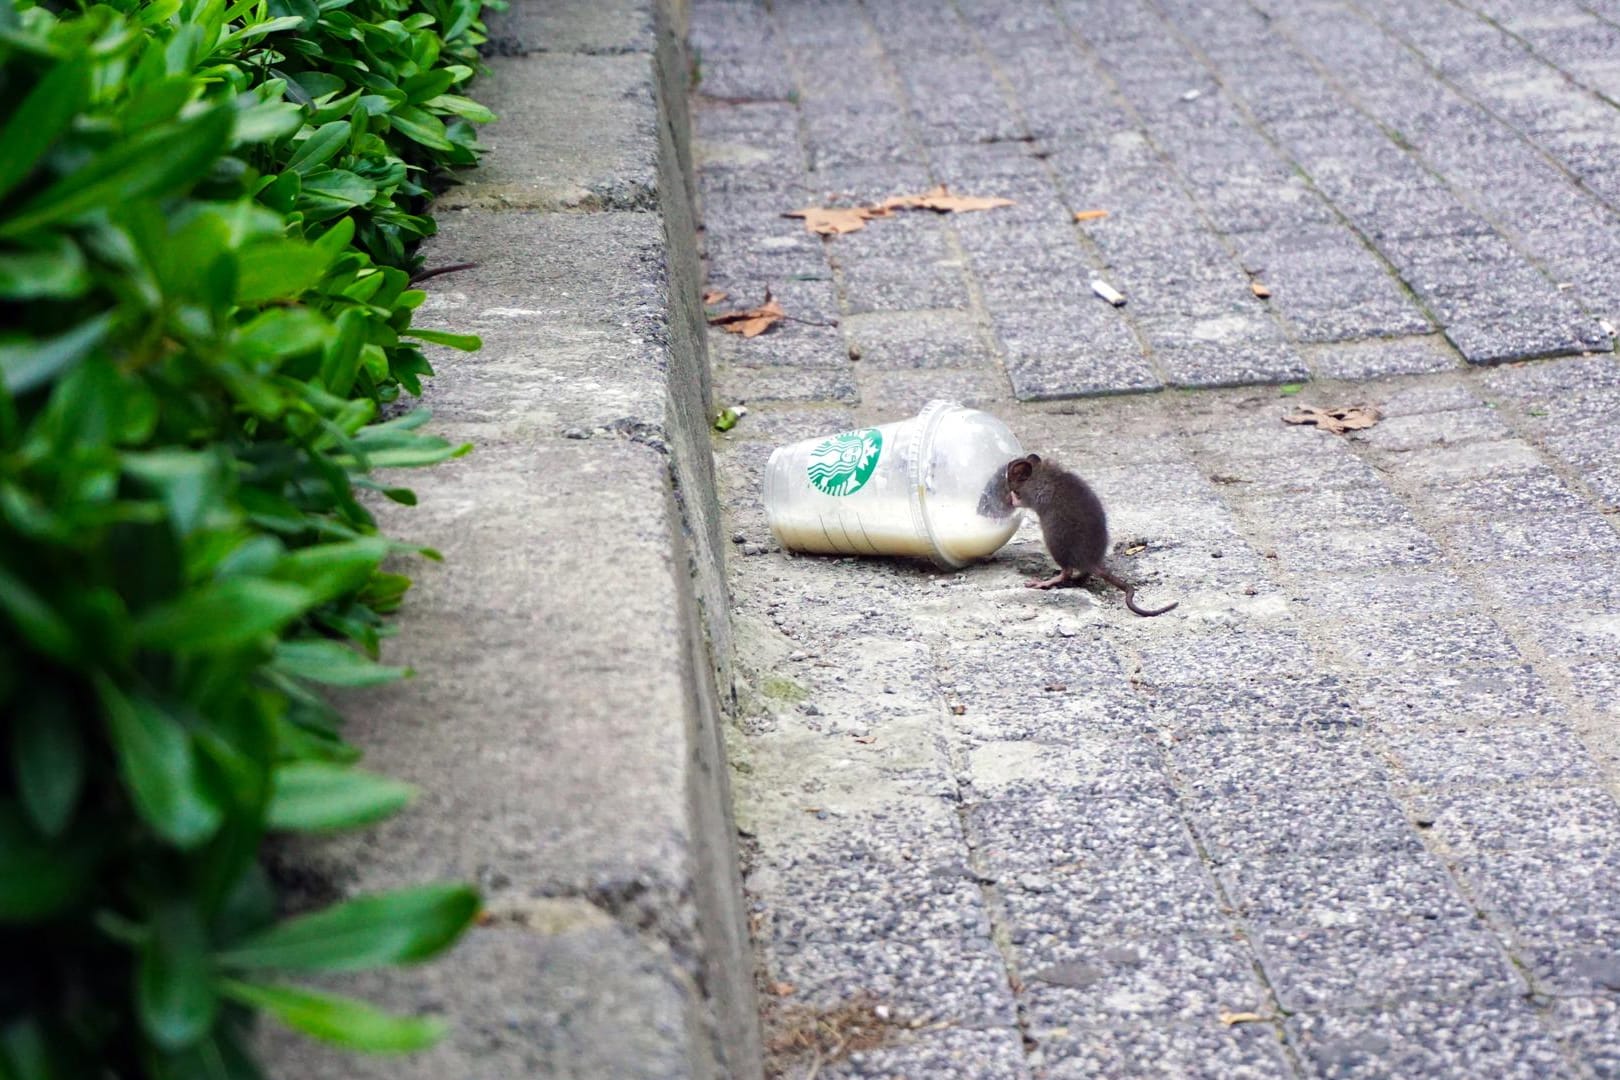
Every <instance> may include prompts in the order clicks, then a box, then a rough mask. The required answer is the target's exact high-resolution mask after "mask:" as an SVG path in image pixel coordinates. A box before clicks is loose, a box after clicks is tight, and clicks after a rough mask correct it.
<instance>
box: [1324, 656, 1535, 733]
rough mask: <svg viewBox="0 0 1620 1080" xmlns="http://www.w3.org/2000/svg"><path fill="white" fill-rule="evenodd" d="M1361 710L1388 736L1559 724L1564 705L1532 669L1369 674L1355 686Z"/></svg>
mask: <svg viewBox="0 0 1620 1080" xmlns="http://www.w3.org/2000/svg"><path fill="white" fill-rule="evenodd" d="M1352 685H1353V686H1355V687H1356V688H1357V691H1358V692H1357V694H1356V699H1355V700H1356V711H1357V712H1359V713H1361V714H1362V715H1364V716H1365V717H1366V718H1367V719H1368V720H1369V721H1371V722H1372V723H1374V724H1375V725H1376V726H1378V727H1379V728H1380V729H1381V730H1384V731H1391V732H1393V731H1410V730H1412V729H1413V728H1414V727H1422V726H1426V725H1443V724H1451V723H1479V722H1493V721H1500V720H1519V719H1526V720H1534V719H1547V718H1554V719H1556V718H1557V717H1558V716H1559V715H1560V714H1561V713H1562V711H1563V709H1562V706H1561V705H1560V703H1559V702H1558V701H1557V699H1556V698H1555V697H1554V696H1553V695H1552V692H1551V691H1550V690H1549V689H1548V687H1547V683H1546V680H1544V679H1543V678H1542V677H1541V676H1540V675H1539V674H1537V672H1536V671H1535V669H1534V668H1532V667H1531V666H1530V665H1528V664H1515V665H1496V666H1483V667H1459V668H1450V669H1447V670H1444V671H1427V672H1419V671H1410V672H1399V673H1389V674H1381V675H1370V676H1365V677H1362V678H1360V679H1356V680H1354V681H1353V682H1352Z"/></svg>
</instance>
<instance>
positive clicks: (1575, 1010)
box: [1543, 996, 1620, 1080]
mask: <svg viewBox="0 0 1620 1080" xmlns="http://www.w3.org/2000/svg"><path fill="white" fill-rule="evenodd" d="M1543 1020H1544V1022H1545V1023H1546V1025H1547V1027H1548V1029H1549V1030H1550V1031H1551V1032H1552V1033H1553V1035H1554V1036H1556V1037H1557V1038H1558V1039H1559V1041H1561V1042H1562V1043H1564V1045H1565V1046H1567V1047H1568V1048H1569V1051H1570V1053H1571V1054H1572V1055H1573V1056H1574V1057H1575V1058H1576V1059H1578V1060H1579V1061H1581V1062H1583V1063H1584V1064H1585V1065H1586V1067H1587V1068H1588V1069H1590V1070H1591V1071H1592V1073H1593V1075H1595V1076H1599V1077H1603V1078H1604V1080H1611V1078H1613V1077H1616V1076H1620V1003H1616V1002H1615V1000H1614V999H1613V998H1612V997H1608V996H1593V997H1572V998H1559V999H1557V1000H1554V1001H1552V1002H1549V1003H1548V1005H1547V1007H1546V1009H1545V1011H1544V1013H1543Z"/></svg>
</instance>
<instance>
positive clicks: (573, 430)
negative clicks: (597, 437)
mask: <svg viewBox="0 0 1620 1080" xmlns="http://www.w3.org/2000/svg"><path fill="white" fill-rule="evenodd" d="M562 434H563V438H565V439H588V438H590V437H591V433H590V432H588V431H586V430H585V429H584V428H582V427H568V428H563V433H562Z"/></svg>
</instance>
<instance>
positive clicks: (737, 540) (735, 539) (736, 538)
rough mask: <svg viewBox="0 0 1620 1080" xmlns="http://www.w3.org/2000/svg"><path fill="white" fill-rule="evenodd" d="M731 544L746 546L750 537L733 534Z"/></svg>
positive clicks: (742, 534) (737, 533)
mask: <svg viewBox="0 0 1620 1080" xmlns="http://www.w3.org/2000/svg"><path fill="white" fill-rule="evenodd" d="M731 542H732V543H733V544H746V543H748V536H747V534H745V533H740V532H734V533H732V534H731Z"/></svg>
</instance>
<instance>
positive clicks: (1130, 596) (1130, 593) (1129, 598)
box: [1095, 567, 1181, 615]
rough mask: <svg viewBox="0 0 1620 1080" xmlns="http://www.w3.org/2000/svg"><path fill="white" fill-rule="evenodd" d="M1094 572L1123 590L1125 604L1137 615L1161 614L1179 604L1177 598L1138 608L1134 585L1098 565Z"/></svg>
mask: <svg viewBox="0 0 1620 1080" xmlns="http://www.w3.org/2000/svg"><path fill="white" fill-rule="evenodd" d="M1095 573H1096V575H1097V576H1098V577H1100V578H1102V579H1103V580H1104V581H1106V582H1108V584H1110V585H1112V586H1113V587H1114V588H1116V589H1118V590H1119V591H1120V592H1123V593H1124V594H1125V606H1126V607H1128V608H1130V609H1131V610H1132V611H1134V612H1136V613H1137V614H1138V615H1163V614H1164V613H1165V612H1167V611H1169V610H1171V609H1172V608H1175V607H1177V606H1179V605H1180V603H1181V601H1179V600H1177V601H1175V602H1174V603H1170V604H1166V605H1165V606H1164V607H1162V608H1139V607H1137V606H1136V586H1134V585H1127V584H1125V582H1123V581H1121V580H1120V579H1119V578H1117V577H1115V576H1114V575H1113V574H1111V573H1109V572H1108V571H1107V570H1104V569H1102V568H1101V567H1098V568H1097V570H1096V571H1095Z"/></svg>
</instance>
